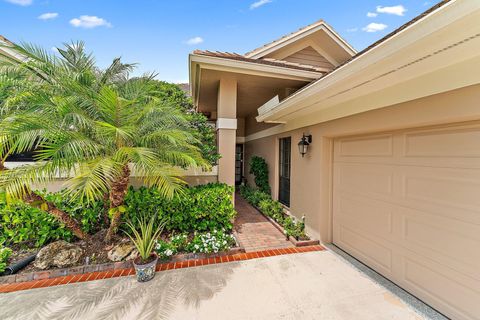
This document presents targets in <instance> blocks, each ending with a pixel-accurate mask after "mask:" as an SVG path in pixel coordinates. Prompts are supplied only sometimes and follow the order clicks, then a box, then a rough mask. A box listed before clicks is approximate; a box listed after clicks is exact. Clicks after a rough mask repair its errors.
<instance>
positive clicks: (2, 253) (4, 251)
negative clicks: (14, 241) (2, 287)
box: [0, 246, 12, 274]
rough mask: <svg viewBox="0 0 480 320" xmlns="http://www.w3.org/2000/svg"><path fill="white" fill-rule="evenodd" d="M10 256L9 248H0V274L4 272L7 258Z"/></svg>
mask: <svg viewBox="0 0 480 320" xmlns="http://www.w3.org/2000/svg"><path fill="white" fill-rule="evenodd" d="M11 254H12V250H11V249H9V248H4V247H2V246H0V274H1V273H3V272H4V271H5V268H6V267H7V262H8V258H10V255H11Z"/></svg>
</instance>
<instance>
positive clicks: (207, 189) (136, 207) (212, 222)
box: [125, 183, 236, 233]
mask: <svg viewBox="0 0 480 320" xmlns="http://www.w3.org/2000/svg"><path fill="white" fill-rule="evenodd" d="M232 195H233V188H232V187H229V186H227V185H225V184H219V183H211V184H207V185H201V186H196V187H191V188H187V189H185V191H184V192H183V193H181V194H179V195H177V196H175V197H174V198H173V199H169V200H167V199H165V198H164V197H162V196H161V194H160V193H159V192H158V191H157V190H156V189H155V188H146V187H141V188H139V189H138V190H135V189H133V188H130V189H129V190H128V193H127V195H126V197H125V206H126V209H127V211H126V216H127V217H130V218H131V217H134V216H136V215H138V213H139V212H142V213H143V214H146V215H158V216H159V218H160V219H161V220H165V222H166V225H165V229H166V230H167V231H169V232H172V231H175V232H180V233H189V232H194V231H198V232H207V231H213V230H215V229H222V228H224V229H226V230H231V229H232V227H233V224H232V221H233V219H234V218H235V215H236V212H235V209H234V206H233V203H232V201H231V200H232Z"/></svg>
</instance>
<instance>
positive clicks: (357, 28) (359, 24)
mask: <svg viewBox="0 0 480 320" xmlns="http://www.w3.org/2000/svg"><path fill="white" fill-rule="evenodd" d="M437 2H439V1H438V0H431V1H426V0H398V1H391V0H361V1H356V0H355V1H354V0H335V1H332V0H175V1H167V0H0V34H1V35H3V36H5V37H6V38H8V39H10V40H12V41H14V42H20V41H26V42H31V43H35V44H38V45H41V46H43V47H45V48H48V49H49V50H50V49H51V48H52V47H55V46H61V45H62V43H63V42H70V41H72V40H74V41H76V40H83V41H85V42H86V45H87V49H88V50H91V51H93V52H94V54H95V56H96V57H97V61H98V64H99V65H100V66H106V65H108V64H109V62H110V61H111V60H112V59H113V58H114V57H117V56H121V57H122V58H123V60H124V61H125V62H137V63H139V68H138V70H137V73H143V72H147V71H156V72H157V73H158V74H159V75H158V78H159V79H162V80H167V81H171V82H184V81H187V79H188V63H187V61H188V53H189V52H191V51H193V50H194V49H197V48H198V49H208V50H219V51H229V52H238V53H245V52H247V51H250V50H252V49H254V48H256V47H258V46H261V45H263V44H264V43H267V42H270V41H272V40H274V39H276V38H278V37H280V36H282V35H284V34H287V33H290V32H292V31H295V30H297V29H298V28H301V27H303V26H305V25H308V24H310V23H313V22H315V21H317V20H319V19H323V20H325V21H326V22H327V23H329V24H330V25H331V26H333V28H334V29H335V30H336V31H337V32H338V33H339V34H340V35H341V36H342V37H344V38H345V39H346V40H347V41H348V42H349V43H350V44H351V45H352V46H353V47H354V48H356V49H357V50H361V49H363V48H364V47H366V46H368V45H369V44H371V43H373V42H374V41H376V40H378V39H379V38H381V37H382V36H384V35H385V34H387V33H389V32H390V31H392V30H393V29H395V28H396V27H398V26H400V25H402V24H403V23H405V22H407V21H408V20H410V19H412V18H413V17H415V16H416V15H418V14H420V13H421V12H423V11H425V10H426V9H428V8H429V7H430V6H432V5H434V4H435V3H437Z"/></svg>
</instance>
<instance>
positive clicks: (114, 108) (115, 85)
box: [0, 43, 207, 241]
mask: <svg viewBox="0 0 480 320" xmlns="http://www.w3.org/2000/svg"><path fill="white" fill-rule="evenodd" d="M14 49H15V50H17V51H18V52H19V53H21V54H22V55H23V56H25V57H26V59H25V61H17V60H13V59H9V58H8V57H5V59H7V60H6V62H2V63H0V68H4V69H9V70H11V72H14V73H16V74H20V73H23V74H26V75H27V76H24V77H23V78H22V79H23V80H21V81H23V82H29V83H34V85H32V84H28V85H27V84H24V85H21V86H19V88H20V89H19V91H18V92H15V93H14V94H13V95H12V94H10V96H9V97H8V104H9V108H8V110H7V109H6V108H3V107H2V108H3V109H4V111H5V112H3V115H2V117H1V118H0V150H1V153H2V155H6V154H16V153H21V152H25V151H31V150H34V157H35V159H36V160H37V162H36V163H34V164H32V165H28V166H22V167H19V168H15V169H11V170H4V171H1V173H0V188H1V189H3V190H4V192H5V193H6V195H7V197H8V198H9V199H23V200H24V201H25V202H27V203H29V204H31V205H40V206H42V207H43V208H44V209H45V210H46V211H48V212H49V213H51V214H53V215H55V216H56V217H57V218H58V219H59V220H60V221H61V222H63V223H64V224H65V225H66V226H67V227H69V228H70V229H71V230H72V231H73V232H74V233H75V235H77V236H78V237H79V238H85V237H87V235H85V234H84V233H83V232H82V231H81V229H80V228H79V225H78V223H77V222H76V221H74V220H73V219H71V218H70V217H69V216H68V215H66V214H65V213H63V212H61V211H60V210H59V209H58V208H56V207H55V206H54V205H53V204H52V203H48V202H46V201H45V200H44V199H43V198H41V196H40V195H38V194H37V193H34V192H32V189H31V188H32V186H33V185H38V184H45V183H48V182H50V181H52V180H55V179H58V177H63V178H65V179H66V184H65V186H66V189H65V192H67V193H69V194H70V195H72V196H73V198H80V199H82V200H84V201H87V202H88V201H94V200H98V199H102V198H104V197H105V196H106V195H108V199H109V203H110V211H109V213H110V217H111V223H110V228H109V230H108V233H107V235H106V241H110V240H111V238H112V236H113V235H114V234H115V233H116V232H117V230H118V227H119V224H120V221H121V216H122V213H123V212H124V211H125V208H124V207H123V202H124V198H125V194H126V192H127V188H128V185H129V181H130V177H131V175H132V173H133V174H134V175H135V176H136V177H138V178H141V180H142V181H143V183H144V184H145V185H148V186H155V187H158V189H159V190H160V192H161V193H162V194H163V195H164V196H165V197H171V196H173V194H174V193H175V192H176V191H179V190H181V188H182V186H183V184H184V183H183V181H182V180H181V178H180V174H181V171H180V168H185V167H192V166H207V164H206V162H205V161H204V160H203V158H202V157H201V154H200V152H199V150H198V148H197V147H196V146H195V144H196V143H198V141H197V140H196V139H195V138H194V136H193V135H192V132H191V129H190V128H189V125H188V122H187V120H186V118H185V115H184V114H183V113H182V112H181V111H180V110H179V108H176V107H175V106H170V105H165V104H164V103H162V102H161V101H160V100H159V99H158V98H155V93H154V90H155V86H154V85H153V75H146V76H142V77H138V78H129V77H128V76H129V73H130V71H131V70H132V69H133V67H134V66H133V65H126V64H122V63H121V62H120V60H119V59H115V60H114V61H113V63H112V65H111V66H109V67H108V68H107V69H105V70H100V69H99V68H97V67H96V66H95V61H94V59H93V57H92V56H91V55H89V54H86V53H85V51H84V47H83V44H82V43H74V44H70V45H66V47H65V49H59V50H58V52H59V56H57V55H54V54H50V53H48V52H46V51H45V50H42V49H40V48H37V47H35V46H30V45H22V46H16V47H15V48H14ZM0 72H1V70H0ZM31 88H34V90H32V89H31ZM20 95H22V96H27V97H28V99H26V101H24V100H25V99H24V100H22V99H20V102H19V103H21V107H20V105H19V106H18V107H17V104H19V103H17V102H16V101H15V100H16V97H17V96H20Z"/></svg>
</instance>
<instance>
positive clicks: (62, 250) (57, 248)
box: [34, 240, 83, 270]
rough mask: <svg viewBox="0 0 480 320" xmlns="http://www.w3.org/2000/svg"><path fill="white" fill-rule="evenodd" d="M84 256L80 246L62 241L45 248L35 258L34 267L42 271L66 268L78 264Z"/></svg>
mask: <svg viewBox="0 0 480 320" xmlns="http://www.w3.org/2000/svg"><path fill="white" fill-rule="evenodd" d="M82 254H83V250H82V248H80V247H79V246H77V245H74V244H72V243H68V242H66V241H63V240H60V241H56V242H53V243H51V244H49V245H47V246H46V247H43V248H42V249H41V250H40V251H39V252H38V254H37V257H36V258H35V262H34V266H35V267H36V268H39V269H42V270H45V269H48V268H51V267H57V268H65V267H68V266H72V265H74V264H76V263H77V262H78V261H79V260H80V257H81V256H82Z"/></svg>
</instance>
